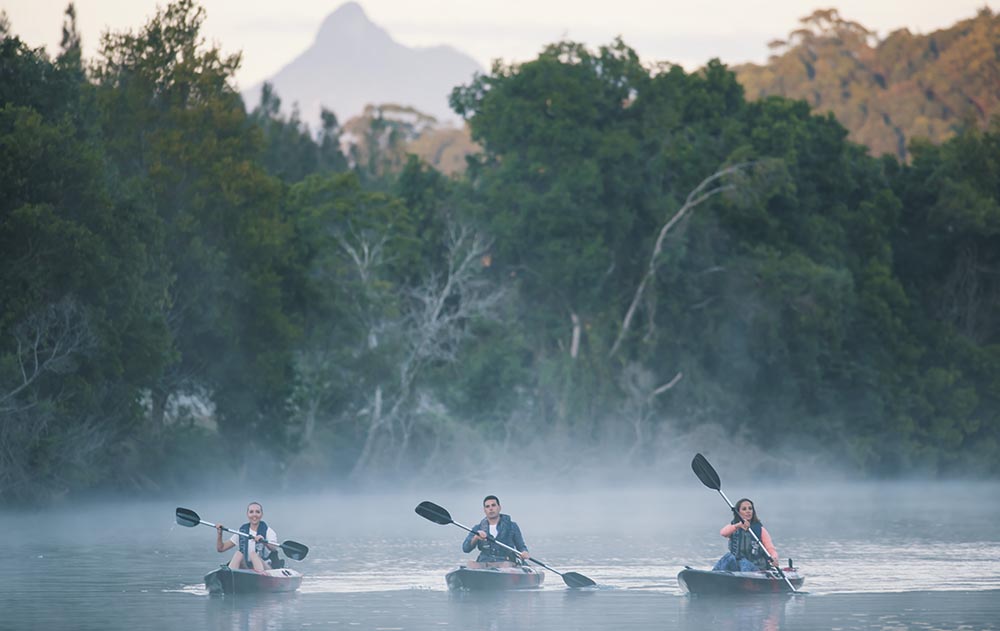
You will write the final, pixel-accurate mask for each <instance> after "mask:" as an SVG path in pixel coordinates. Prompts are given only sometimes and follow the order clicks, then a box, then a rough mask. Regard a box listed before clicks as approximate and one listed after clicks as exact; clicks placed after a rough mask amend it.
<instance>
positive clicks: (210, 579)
mask: <svg viewBox="0 0 1000 631" xmlns="http://www.w3.org/2000/svg"><path fill="white" fill-rule="evenodd" d="M301 584H302V574H301V573H300V572H296V571H295V570H293V569H290V568H281V569H277V570H267V571H265V572H263V573H261V572H255V571H254V570H231V569H229V567H228V566H226V565H223V566H222V567H220V568H219V569H217V570H215V571H213V572H209V573H208V574H207V575H206V576H205V587H206V588H207V589H208V591H209V593H210V594H274V593H280V592H294V591H295V590H297V589H298V588H299V585H301Z"/></svg>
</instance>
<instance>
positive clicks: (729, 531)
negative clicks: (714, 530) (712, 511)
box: [719, 524, 736, 539]
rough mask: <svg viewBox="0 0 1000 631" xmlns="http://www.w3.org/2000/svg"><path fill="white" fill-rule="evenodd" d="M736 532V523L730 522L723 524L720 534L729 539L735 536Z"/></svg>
mask: <svg viewBox="0 0 1000 631" xmlns="http://www.w3.org/2000/svg"><path fill="white" fill-rule="evenodd" d="M734 532H736V524H729V525H728V526H723V527H722V530H720V531H719V534H720V535H722V536H723V537H725V538H726V539H728V538H729V537H732V536H733V533H734Z"/></svg>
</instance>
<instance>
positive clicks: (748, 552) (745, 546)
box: [729, 522, 767, 568]
mask: <svg viewBox="0 0 1000 631" xmlns="http://www.w3.org/2000/svg"><path fill="white" fill-rule="evenodd" d="M763 529H764V525H763V524H761V523H760V522H755V523H752V524H750V530H752V531H753V534H754V535H757V539H754V537H753V535H751V534H750V533H749V532H747V531H745V530H743V529H742V528H737V529H736V532H734V533H733V534H732V536H731V537H729V551H730V552H731V553H732V554H733V556H734V557H736V558H737V559H746V560H748V561H750V562H752V563H754V564H755V565H757V566H758V567H761V568H764V567H767V560H766V559H767V553H766V552H765V551H764V546H763V544H760V543H757V541H758V540H760V539H761V532H762V531H763Z"/></svg>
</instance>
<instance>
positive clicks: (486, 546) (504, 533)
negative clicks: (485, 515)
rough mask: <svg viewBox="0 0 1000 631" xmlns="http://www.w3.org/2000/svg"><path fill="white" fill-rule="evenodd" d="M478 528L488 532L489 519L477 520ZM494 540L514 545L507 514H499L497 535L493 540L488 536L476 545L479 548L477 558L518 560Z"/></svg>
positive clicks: (480, 559)
mask: <svg viewBox="0 0 1000 631" xmlns="http://www.w3.org/2000/svg"><path fill="white" fill-rule="evenodd" d="M479 529H480V530H482V531H483V532H486V533H488V532H489V531H490V522H489V520H488V519H483V520H482V521H481V522H479ZM496 541H499V542H501V543H505V544H507V545H508V546H510V547H512V548H513V547H514V537H513V534H512V533H511V519H510V516H509V515H504V514H501V515H500V521H499V522H498V523H497V536H496V539H495V540H492V541H491V540H490V539H489V538H487V539H486V540H485V541H480V542H479V543H478V544H477V546H476V547H478V548H479V552H480V553H481V554H480V555H479V558H478V559H477V560H479V561H490V560H495V561H500V560H504V559H506V560H509V561H515V562H517V561H519V560H520V559H519V558H518V557H517V556H516V555H515V554H514V553H513V552H511V551H510V550H507V549H506V548H504V547H502V546H499V545H497V544H496Z"/></svg>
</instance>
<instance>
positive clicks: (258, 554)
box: [215, 502, 278, 572]
mask: <svg viewBox="0 0 1000 631" xmlns="http://www.w3.org/2000/svg"><path fill="white" fill-rule="evenodd" d="M263 517H264V507H263V506H261V505H260V502H250V504H248V505H247V520H249V521H248V522H247V523H245V524H243V525H242V526H240V532H242V533H245V534H247V535H250V536H249V537H243V536H240V535H233V536H232V537H230V538H229V540H228V541H225V542H223V541H222V530H223V528H225V526H223V525H222V524H216V525H215V531H216V539H215V549H216V550H217V551H219V552H225V551H226V550H229V549H231V548H235V547H238V548H239V549H238V550H237V551H236V552H235V553H234V554H233V558H232V560H231V561H229V569H231V570H240V569H248V568H253V569H254V570H257V571H258V572H263V571H264V570H266V569H268V568H269V567H270V565H271V563H270V562H271V560H272V559H273V558H274V556H272V554H274V553H275V551H277V549H278V533H277V532H275V530H274V529H273V528H268V526H267V523H266V522H265V521H264V520H263V519H262V518H263ZM275 556H276V555H275Z"/></svg>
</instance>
